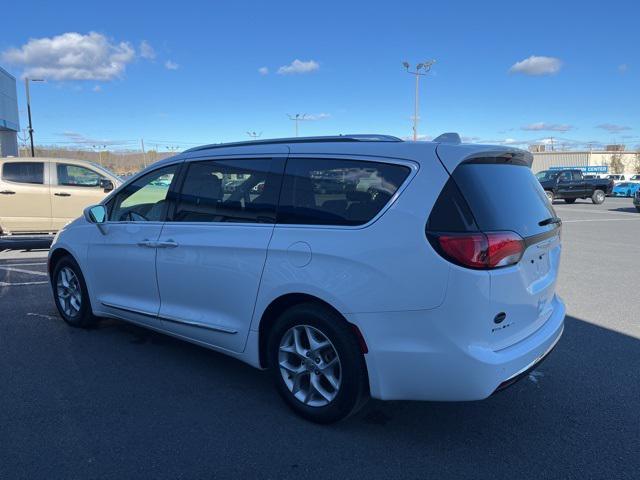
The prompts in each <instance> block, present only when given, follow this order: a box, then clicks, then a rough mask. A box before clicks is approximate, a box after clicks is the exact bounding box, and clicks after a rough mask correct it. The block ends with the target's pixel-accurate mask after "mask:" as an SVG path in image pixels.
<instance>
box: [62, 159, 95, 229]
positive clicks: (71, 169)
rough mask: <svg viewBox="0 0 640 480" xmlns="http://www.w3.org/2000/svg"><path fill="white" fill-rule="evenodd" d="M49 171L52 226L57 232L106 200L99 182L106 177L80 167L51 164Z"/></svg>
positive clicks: (66, 164)
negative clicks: (84, 211)
mask: <svg viewBox="0 0 640 480" xmlns="http://www.w3.org/2000/svg"><path fill="white" fill-rule="evenodd" d="M51 167H52V168H51V169H52V172H51V212H52V215H51V217H52V218H51V222H52V225H53V229H54V230H60V229H61V228H62V227H64V226H65V225H66V224H67V223H68V222H70V221H71V220H73V219H75V218H78V217H79V216H80V215H82V211H83V210H84V209H85V208H86V207H88V206H89V205H95V204H96V203H100V201H101V200H102V199H103V198H104V196H105V192H104V189H103V188H100V180H101V179H102V178H105V177H103V176H102V175H100V174H99V173H98V172H96V171H94V170H92V169H90V168H87V167H84V166H81V165H74V164H68V163H53V162H52V163H51Z"/></svg>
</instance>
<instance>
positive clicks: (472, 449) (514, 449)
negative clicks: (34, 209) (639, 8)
mask: <svg viewBox="0 0 640 480" xmlns="http://www.w3.org/2000/svg"><path fill="white" fill-rule="evenodd" d="M555 206H556V210H557V212H558V214H559V216H560V217H561V218H562V219H563V222H564V226H563V248H564V250H563V259H562V267H561V275H560V280H559V286H558V289H559V293H560V295H561V296H562V297H563V298H564V300H565V301H566V304H567V311H568V317H567V319H566V329H565V333H564V338H563V339H562V340H561V341H560V343H559V344H558V347H557V348H556V350H555V351H554V352H553V354H552V355H551V356H550V357H549V358H548V359H547V360H546V361H545V362H544V363H543V364H542V365H541V367H540V368H539V369H538V370H536V371H534V372H533V373H532V374H530V375H529V377H528V378H526V379H524V380H523V381H521V382H519V383H517V384H516V385H514V386H513V387H511V388H509V389H507V390H505V391H503V392H500V393H499V394H497V395H495V396H493V397H491V398H490V399H488V400H485V401H482V402H473V403H427V402H379V401H375V402H371V403H370V404H369V405H368V406H367V408H366V409H365V410H363V411H362V412H360V413H359V414H358V415H356V416H354V417H352V418H350V419H348V420H346V421H344V422H342V423H339V424H336V425H332V426H318V425H314V424H310V423H307V422H305V421H303V420H301V419H299V418H297V417H296V416H294V415H293V414H292V413H291V412H289V411H288V410H287V408H286V407H285V406H284V404H283V403H282V402H281V401H280V399H279V398H278V397H277V394H276V393H275V390H274V389H273V388H271V385H270V382H269V379H268V378H267V375H266V374H265V373H264V372H260V371H257V370H254V369H252V368H251V367H248V366H246V365H244V364H242V363H240V362H238V361H235V360H232V359H230V358H227V357H224V356H222V355H219V354H217V353H213V352H210V351H208V350H205V349H203V348H199V347H196V346H193V345H190V344H187V343H184V342H181V341H178V340H174V339H172V338H170V337H167V336H164V335H161V334H157V333H152V332H149V331H146V330H143V329H141V328H138V327H135V326H131V325H128V324H126V323H124V322H119V321H114V320H104V321H102V322H101V324H100V325H99V327H98V328H96V329H93V330H78V329H72V328H69V327H67V326H66V325H65V324H64V323H63V322H62V320H61V319H60V318H59V317H58V315H57V313H56V309H55V306H54V304H53V301H52V298H51V293H50V287H49V285H48V284H47V277H46V273H45V272H46V266H45V259H46V251H35V252H30V253H22V252H18V253H16V252H10V253H7V252H4V253H0V477H2V478H11V479H18V478H48V479H53V478H83V479H87V478H114V479H122V478H133V477H139V478H147V477H148V478H229V477H241V476H242V477H245V478H274V479H280V478H289V477H291V478H298V479H299V478H336V477H338V476H341V477H345V478H367V479H371V478H395V477H400V478H421V479H422V478H437V479H447V478H456V479H458V478H493V479H496V478H510V479H513V478H516V479H525V478H536V479H540V478H563V479H567V478H576V479H578V478H579V479H586V478H638V472H640V373H639V372H640V301H639V300H638V299H639V298H640V295H639V293H638V291H639V288H640V250H639V249H640V214H639V213H637V212H636V210H635V208H634V207H633V205H632V203H631V199H617V198H608V199H607V200H606V202H605V203H604V204H603V205H592V204H591V202H590V201H578V202H577V203H576V204H574V205H565V204H564V203H563V202H556V205H555Z"/></svg>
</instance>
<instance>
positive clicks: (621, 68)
mask: <svg viewBox="0 0 640 480" xmlns="http://www.w3.org/2000/svg"><path fill="white" fill-rule="evenodd" d="M627 70H629V65H627V64H626V63H623V64H622V65H618V71H619V72H620V73H627Z"/></svg>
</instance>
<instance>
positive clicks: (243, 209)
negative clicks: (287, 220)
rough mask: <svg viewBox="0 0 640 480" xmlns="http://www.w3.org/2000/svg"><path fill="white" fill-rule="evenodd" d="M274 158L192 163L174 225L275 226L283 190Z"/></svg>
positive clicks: (179, 201)
mask: <svg viewBox="0 0 640 480" xmlns="http://www.w3.org/2000/svg"><path fill="white" fill-rule="evenodd" d="M271 163H272V160H271V159H263V158H261V159H237V160H236V159H234V160H224V159H222V160H207V161H199V162H191V163H189V165H188V168H187V173H186V175H185V178H184V182H183V184H182V188H181V189H180V195H179V198H178V203H177V206H176V211H175V214H174V216H173V218H172V220H173V221H174V222H242V223H273V222H274V221H275V210H276V204H277V202H278V192H279V188H280V185H279V184H280V181H279V176H277V175H274V174H272V173H270V172H271Z"/></svg>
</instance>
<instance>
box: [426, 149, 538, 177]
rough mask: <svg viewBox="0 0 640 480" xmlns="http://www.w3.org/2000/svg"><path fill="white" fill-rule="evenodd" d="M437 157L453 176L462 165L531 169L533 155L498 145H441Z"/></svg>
mask: <svg viewBox="0 0 640 480" xmlns="http://www.w3.org/2000/svg"><path fill="white" fill-rule="evenodd" d="M436 155H437V156H438V158H439V159H440V162H442V165H443V166H444V168H445V169H446V170H447V171H448V172H449V174H451V173H452V172H453V171H454V170H455V169H456V167H457V166H458V165H460V164H462V163H493V164H509V165H522V166H525V167H529V168H531V164H532V163H533V155H532V154H531V153H530V152H527V151H525V150H520V149H519V148H512V147H500V146H496V145H473V144H466V145H464V144H463V145H456V144H450V143H439V144H438V146H437V147H436Z"/></svg>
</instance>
